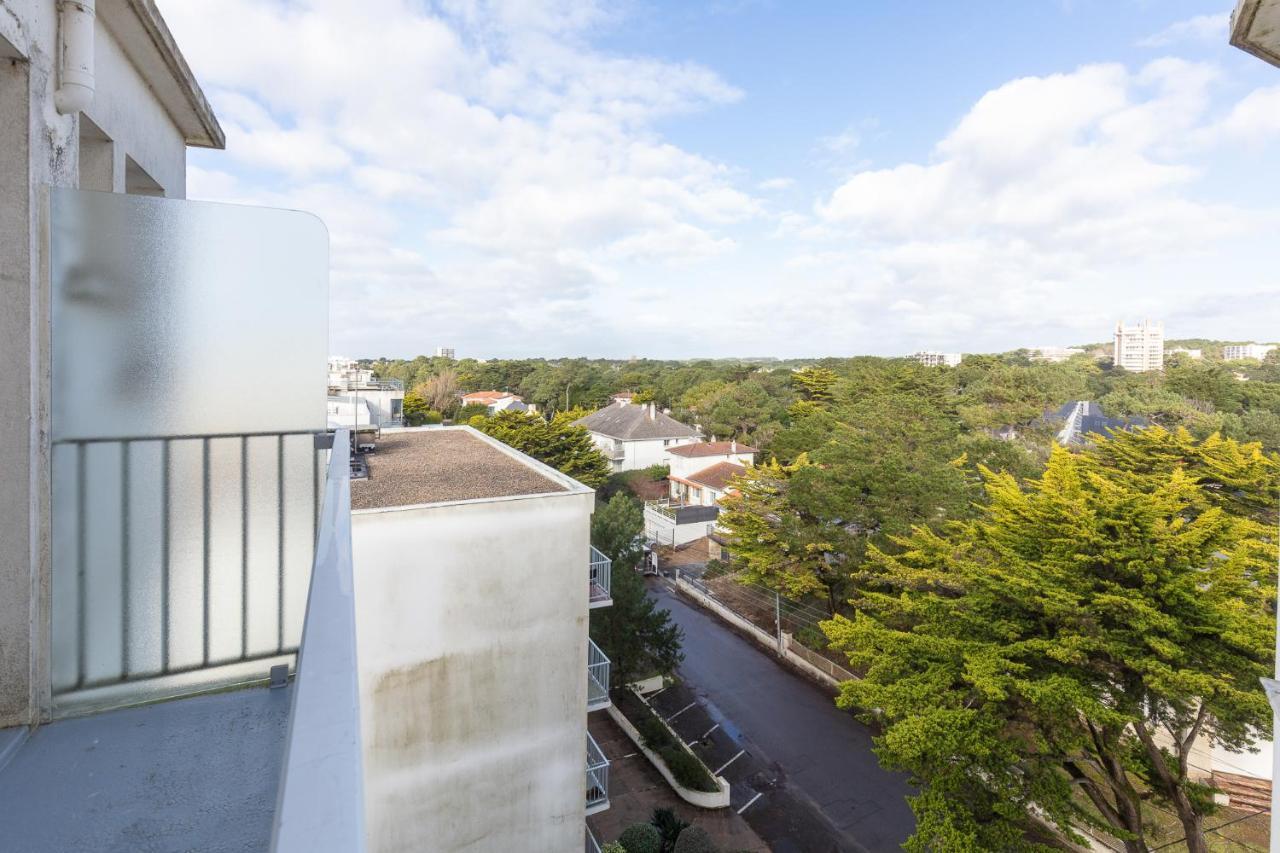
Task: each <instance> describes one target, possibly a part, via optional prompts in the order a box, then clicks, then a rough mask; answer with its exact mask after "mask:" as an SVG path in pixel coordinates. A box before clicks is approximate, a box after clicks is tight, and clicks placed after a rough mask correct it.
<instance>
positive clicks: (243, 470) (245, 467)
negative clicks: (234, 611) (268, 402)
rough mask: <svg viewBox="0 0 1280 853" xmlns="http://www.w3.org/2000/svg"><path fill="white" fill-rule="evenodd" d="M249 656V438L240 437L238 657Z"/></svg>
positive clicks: (245, 436)
mask: <svg viewBox="0 0 1280 853" xmlns="http://www.w3.org/2000/svg"><path fill="white" fill-rule="evenodd" d="M248 656H249V436H247V435H242V436H240V657H241V658H246V657H248Z"/></svg>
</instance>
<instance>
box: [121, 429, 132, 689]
mask: <svg viewBox="0 0 1280 853" xmlns="http://www.w3.org/2000/svg"><path fill="white" fill-rule="evenodd" d="M131 446H132V445H131V444H130V443H129V442H128V441H125V442H123V443H122V444H121V445H120V675H121V677H122V678H128V676H129V667H130V663H131V661H130V660H129V637H130V635H131V634H132V633H133V626H132V618H131V616H132V614H131V612H130V606H129V592H130V590H129V587H130V586H131V585H132V584H130V582H129V576H130V571H129V461H130V460H129V449H130V447H131Z"/></svg>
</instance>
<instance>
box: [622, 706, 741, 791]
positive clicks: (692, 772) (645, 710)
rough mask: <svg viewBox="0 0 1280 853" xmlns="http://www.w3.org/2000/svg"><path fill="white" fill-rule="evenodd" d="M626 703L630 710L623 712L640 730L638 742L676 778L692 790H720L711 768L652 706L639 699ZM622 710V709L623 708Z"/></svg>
mask: <svg viewBox="0 0 1280 853" xmlns="http://www.w3.org/2000/svg"><path fill="white" fill-rule="evenodd" d="M626 705H627V706H628V708H629V709H630V710H631V711H632V713H631V714H628V715H627V716H628V718H629V719H631V722H632V724H633V725H635V727H636V731H638V732H639V733H640V740H641V742H642V743H644V745H645V746H647V747H648V748H649V749H651V750H653V751H654V752H656V753H658V757H659V758H661V759H662V761H663V763H665V764H666V765H667V769H668V770H670V771H671V775H672V776H674V777H675V780H676V781H677V782H679V783H680V784H681V785H683V786H684V787H686V788H688V789H690V790H692V791H703V792H706V793H713V792H715V791H718V790H720V785H719V784H718V783H717V782H716V780H715V778H714V777H712V775H711V771H709V770H708V769H707V767H706V765H705V764H703V763H702V762H701V761H700V760H699V759H698V757H697V756H696V755H694V754H693V753H692V752H690V751H689V749H688V747H686V746H685V745H684V744H683V743H681V742H680V740H679V738H677V737H676V736H675V735H674V734H672V732H671V729H669V728H667V724H666V723H664V722H662V720H660V719H658V715H657V714H655V713H654V712H653V709H652V708H650V707H649V706H648V705H647V704H645V703H644V702H641V701H639V700H637V701H636V702H634V703H632V702H627V703H626ZM620 707H621V706H620ZM623 710H624V713H625V711H626V710H627V709H623ZM635 715H640V718H639V719H635V718H634V717H635Z"/></svg>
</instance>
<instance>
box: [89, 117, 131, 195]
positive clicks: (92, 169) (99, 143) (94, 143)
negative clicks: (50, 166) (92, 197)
mask: <svg viewBox="0 0 1280 853" xmlns="http://www.w3.org/2000/svg"><path fill="white" fill-rule="evenodd" d="M82 121H83V120H82ZM124 187H125V155H124V150H123V149H122V148H121V147H120V146H119V145H117V144H116V143H115V142H113V141H112V140H110V139H108V138H106V137H105V136H103V137H101V138H99V137H95V136H90V135H87V134H83V133H82V134H81V136H80V189H82V190H97V191H99V192H107V193H122V192H124Z"/></svg>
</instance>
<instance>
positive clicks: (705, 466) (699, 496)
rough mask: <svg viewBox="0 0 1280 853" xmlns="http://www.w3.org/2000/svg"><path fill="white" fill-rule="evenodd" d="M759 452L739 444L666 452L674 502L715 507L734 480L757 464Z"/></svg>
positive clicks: (718, 443) (707, 443)
mask: <svg viewBox="0 0 1280 853" xmlns="http://www.w3.org/2000/svg"><path fill="white" fill-rule="evenodd" d="M755 455H756V449H755V448H754V447H748V446H747V445H745V444H741V443H739V442H737V441H704V442H699V443H697V444H684V445H680V446H678V447H671V448H668V449H667V458H668V464H669V465H670V466H671V473H670V475H669V476H668V478H667V479H668V480H669V481H670V483H671V501H672V502H673V503H679V504H685V505H693V506H715V505H716V504H717V503H719V501H720V499H721V498H722V497H724V496H725V494H726V493H727V491H728V484H729V481H730V480H731V479H733V478H734V477H736V476H738V475H740V474H743V473H745V472H746V470H747V466H748V465H751V464H753V463H754V462H755Z"/></svg>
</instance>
